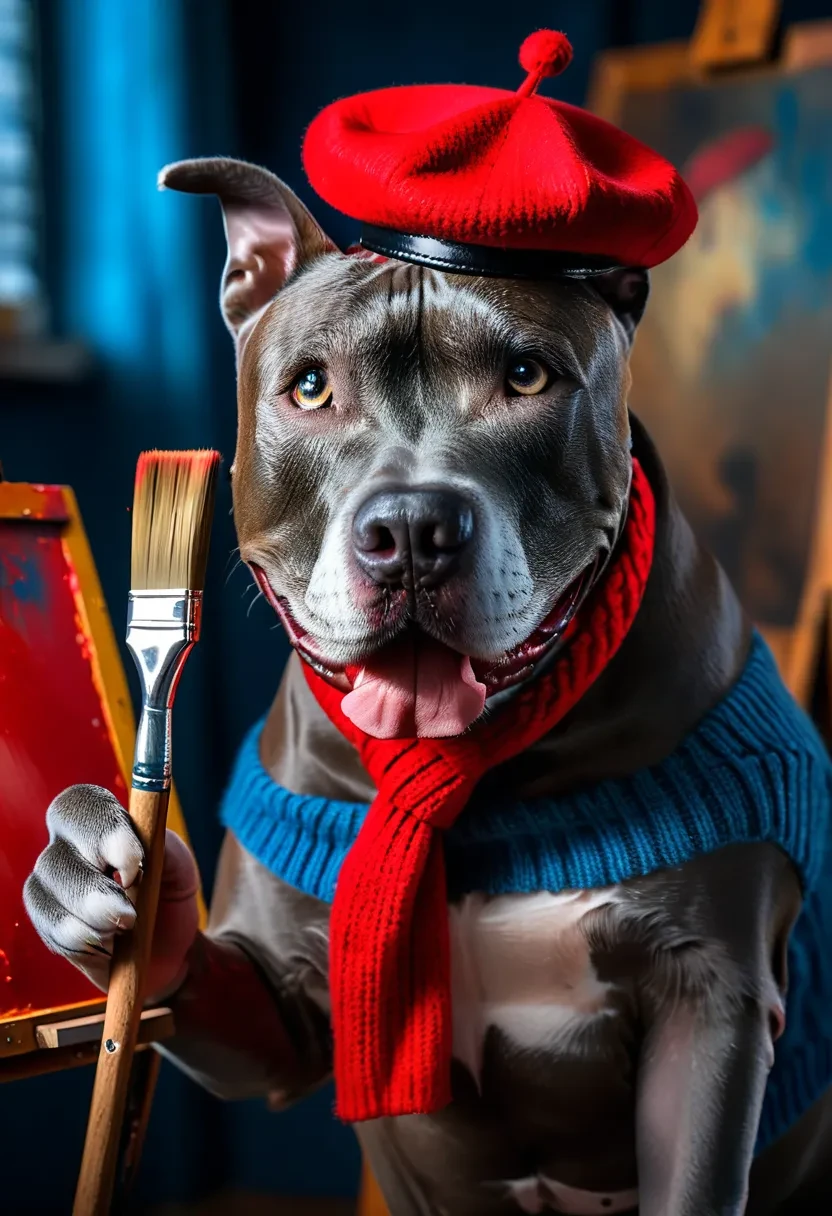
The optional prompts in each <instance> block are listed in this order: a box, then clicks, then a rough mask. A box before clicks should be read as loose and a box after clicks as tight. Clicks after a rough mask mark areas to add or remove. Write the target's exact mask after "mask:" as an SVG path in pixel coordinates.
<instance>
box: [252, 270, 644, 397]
mask: <svg viewBox="0 0 832 1216" xmlns="http://www.w3.org/2000/svg"><path fill="white" fill-rule="evenodd" d="M524 354H525V355H531V354H534V355H537V356H538V357H539V358H542V359H543V360H545V361H546V362H547V363H549V364H550V365H551V366H552V367H553V368H554V369H555V370H556V371H557V372H558V373H560V374H562V375H565V376H569V377H571V378H573V379H574V380H575V381H577V382H578V384H586V383H587V382H588V381H589V380H590V379H591V378H592V377H593V375H595V374H596V372H597V369H598V367H599V364H603V363H606V362H607V361H609V360H619V359H620V358H622V357H623V356H624V355H625V354H626V340H625V339H624V337H623V335H622V332H620V327H619V326H617V325H616V323H615V321H614V319H613V316H612V314H611V313H610V311H609V309H608V308H607V307H606V306H605V304H604V303H603V301H602V300H601V298H600V297H599V296H598V295H597V294H596V293H595V292H594V291H593V290H592V289H591V288H589V287H588V286H587V285H586V284H584V283H580V282H578V283H570V282H554V283H548V284H545V283H530V282H525V281H517V282H514V281H507V280H503V279H500V280H497V279H486V278H471V277H467V276H463V275H455V274H446V273H444V272H441V271H436V270H432V269H430V268H428V267H425V266H419V265H411V264H409V263H404V262H383V263H377V262H373V261H370V260H368V259H363V258H355V257H349V256H344V255H337V254H328V255H326V256H323V257H321V258H318V259H317V260H316V261H314V262H313V263H312V264H311V265H309V266H307V267H306V268H305V269H303V270H302V271H300V272H299V273H298V274H297V275H296V276H295V277H294V278H293V279H292V280H291V281H290V282H289V283H288V284H287V286H286V287H285V288H284V289H283V291H282V292H281V293H280V294H279V296H278V297H277V298H276V299H275V301H274V302H273V304H272V305H271V307H270V308H269V309H268V310H267V311H266V313H265V314H264V315H263V317H262V318H261V320H260V322H259V323H258V325H257V327H256V329H255V331H254V332H253V334H252V337H251V340H250V341H249V343H248V345H247V347H246V350H245V352H244V357H243V361H242V364H241V369H240V371H241V380H243V381H244V382H246V383H250V380H251V378H252V377H253V378H255V380H256V382H257V389H258V393H259V394H263V393H267V392H269V391H270V390H273V389H274V388H275V387H276V385H275V383H273V381H275V382H276V381H281V380H285V378H286V377H287V376H289V377H290V376H291V375H292V374H293V373H295V372H299V371H301V370H302V369H303V368H304V367H308V366H309V365H310V364H318V363H319V364H321V365H324V366H327V367H330V368H332V369H333V370H335V371H336V372H337V371H338V370H340V371H341V372H342V373H343V374H345V375H349V376H350V377H351V378H352V379H354V380H357V381H358V383H359V386H360V383H361V381H362V380H363V379H366V377H367V375H368V374H369V373H370V371H372V374H373V375H374V376H375V377H376V378H377V379H381V380H382V381H383V380H384V379H385V378H387V379H388V380H389V381H390V382H391V387H395V384H396V383H400V382H401V379H402V377H406V376H407V375H408V373H409V372H411V373H413V374H414V375H415V374H416V373H417V372H418V374H419V375H420V376H421V377H422V378H423V379H424V380H425V381H427V382H434V383H435V384H436V382H437V381H438V382H439V383H438V384H436V387H440V388H441V381H442V378H443V377H445V378H452V379H454V380H455V381H464V382H465V383H466V384H470V383H471V381H472V378H473V379H475V378H477V377H483V376H486V377H487V376H491V375H498V374H499V375H502V374H503V372H504V369H505V364H506V359H507V358H510V357H512V356H514V357H520V356H522V355H524ZM458 387H462V385H459V386H458Z"/></svg>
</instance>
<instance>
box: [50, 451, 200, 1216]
mask: <svg viewBox="0 0 832 1216" xmlns="http://www.w3.org/2000/svg"><path fill="white" fill-rule="evenodd" d="M219 460H220V457H219V453H217V452H211V451H195V452H143V453H142V455H141V456H140V457H139V462H138V466H137V468H136V488H135V496H134V500H133V549H132V563H131V578H130V583H131V590H130V596H129V601H128V610H127V646H128V649H129V650H130V652H131V654H132V655H133V658H134V660H135V663H136V667H137V668H138V671H139V678H140V681H141V690H142V711H141V717H140V719H139V728H138V731H137V734H136V752H135V758H134V764H133V775H132V788H131V790H130V800H129V812H130V818H131V819H132V821H133V826H134V827H135V829H136V832H137V834H138V836H139V838H140V840H141V842H142V846H143V848H144V864H143V873H142V876H141V882H140V883H139V885H138V887H137V888H136V889H135V905H136V924H135V928H134V929H133V931H132V932H131V933H127V934H123V935H121V936H117V937H116V939H115V943H114V947H113V961H112V966H111V968H110V985H109V990H108V993H107V1009H106V1013H105V1015H104V1030H103V1034H102V1040H101V1053H100V1055H99V1057H98V1065H97V1068H96V1074H95V1085H94V1087H93V1094H92V1103H91V1106H90V1116H89V1122H88V1124H87V1138H86V1142H85V1144H84V1155H83V1158H82V1162H81V1172H80V1174H79V1178H78V1186H77V1189H76V1192H75V1206H74V1208H73V1216H107V1213H109V1211H110V1204H111V1201H112V1193H113V1187H114V1183H115V1175H116V1166H117V1160H118V1152H119V1145H120V1141H121V1124H122V1120H123V1118H124V1109H125V1105H126V1101H127V1091H128V1086H129V1081H130V1068H131V1064H132V1060H133V1053H134V1051H135V1047H136V1038H137V1035H138V1029H139V1020H140V1018H141V1011H142V1002H143V1000H144V998H145V995H146V993H145V991H144V983H145V977H146V975H147V967H148V961H149V958H150V948H151V943H152V940H153V927H154V922H155V919H156V906H157V904H158V900H159V885H160V882H161V877H162V863H163V859H164V848H165V821H166V817H167V807H168V798H169V796H170V787H171V710H172V707H173V699H174V696H175V693H176V687H177V684H178V682H179V677H180V675H181V674H182V668H183V666H184V663H185V660H186V658H187V657H188V655H189V653H190V651H191V650H192V649H193V646H194V643H195V642H196V641H197V640H198V638H199V627H200V620H201V616H202V589H203V586H204V583H205V567H206V564H207V560H208V542H209V539H210V532H211V519H212V516H213V511H214V490H215V487H216V478H217V469H218V466H219ZM131 894H132V892H131Z"/></svg>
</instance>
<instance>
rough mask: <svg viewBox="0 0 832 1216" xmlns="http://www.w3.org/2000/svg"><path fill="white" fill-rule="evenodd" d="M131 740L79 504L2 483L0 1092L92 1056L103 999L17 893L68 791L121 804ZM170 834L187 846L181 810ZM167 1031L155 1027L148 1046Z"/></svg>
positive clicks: (53, 492)
mask: <svg viewBox="0 0 832 1216" xmlns="http://www.w3.org/2000/svg"><path fill="white" fill-rule="evenodd" d="M134 732H135V727H134V720H133V713H132V708H131V704H130V699H129V695H128V689H127V683H126V679H125V674H124V669H123V667H122V664H121V660H120V657H119V653H118V649H117V646H116V641H115V637H114V635H113V631H112V627H111V624H110V620H109V617H108V614H107V608H106V605H105V603H104V598H103V595H102V592H101V587H100V584H99V581H98V576H97V573H96V570H95V566H94V563H93V560H92V554H91V552H90V549H89V546H88V544H87V540H86V536H85V534H84V530H83V526H82V524H81V519H80V515H79V512H78V506H77V503H76V501H75V497H74V495H73V493H72V491H71V490H70V489H69V488H68V487H66V486H42V485H30V484H16V483H10V482H4V481H0V1081H3V1080H10V1079H16V1078H18V1077H21V1076H26V1075H31V1074H35V1073H38V1072H46V1071H51V1070H52V1069H54V1068H59V1067H67V1066H72V1065H74V1064H76V1063H84V1062H86V1061H87V1060H88V1059H89V1060H92V1059H94V1058H95V1055H96V1054H97V1043H96V1041H95V1035H94V1025H93V1027H92V1028H91V1021H90V1020H91V1019H95V1018H96V1015H98V1014H100V1013H101V1012H102V1011H103V1008H104V1001H103V998H102V994H101V993H100V992H99V991H98V990H97V989H96V988H95V987H93V985H92V984H91V983H90V982H89V981H88V980H87V979H86V978H85V977H84V976H83V975H82V974H81V973H80V972H79V971H77V970H76V969H75V968H74V967H72V966H71V965H70V964H69V963H68V962H66V961H65V960H63V959H61V958H59V957H58V956H57V955H55V954H52V953H51V952H50V951H49V950H48V949H47V948H46V946H44V945H43V943H42V942H41V941H40V939H39V937H38V935H37V934H36V932H35V930H34V928H33V926H32V925H31V924H30V922H29V919H28V917H27V916H26V913H25V910H24V907H23V899H22V889H23V884H24V882H25V879H26V877H27V876H28V874H29V873H30V871H31V869H32V867H33V865H34V862H35V860H36V858H37V856H38V854H39V853H40V852H41V850H42V849H43V848H44V846H45V845H46V843H47V828H46V822H45V814H46V809H47V807H48V806H49V803H50V802H51V801H52V799H53V798H54V797H55V796H56V795H57V794H58V793H60V792H61V790H63V789H65V788H66V787H67V786H69V785H72V784H75V783H77V782H88V783H94V784H98V785H101V786H104V787H105V788H106V789H109V790H111V791H112V792H113V793H114V794H115V795H116V796H117V797H118V798H119V800H120V801H121V802H122V803H125V802H126V795H127V784H126V783H127V780H128V774H129V771H130V767H131V763H132V752H133V741H134V737H135V733H134ZM169 822H170V825H171V827H172V828H174V830H175V831H177V832H178V833H179V834H180V835H182V836H183V837H184V838H185V839H187V833H186V830H185V826H184V822H183V820H182V813H181V810H180V808H179V806H178V804H177V803H176V801H175V799H172V800H171V808H170V817H169ZM161 1031H162V1022H161V1021H160V1020H159V1018H158V1017H156V1018H155V1019H154V1018H153V1017H151V1018H150V1019H149V1021H148V1022H147V1028H146V1031H145V1039H146V1040H148V1039H151V1038H153V1039H154V1040H155V1039H156V1038H158V1037H160V1034H161ZM91 1035H92V1037H91Z"/></svg>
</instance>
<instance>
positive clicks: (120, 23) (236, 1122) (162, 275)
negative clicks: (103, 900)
mask: <svg viewBox="0 0 832 1216" xmlns="http://www.w3.org/2000/svg"><path fill="white" fill-rule="evenodd" d="M38 7H39V11H40V19H41V20H40V23H41V33H42V41H43V63H42V74H43V86H44V146H45V157H46V181H47V198H46V229H47V232H46V235H47V241H46V257H45V269H46V274H47V279H48V282H49V287H50V292H51V297H52V304H53V321H54V328H55V330H56V332H57V333H59V334H66V335H70V336H73V337H79V338H82V339H84V340H85V341H86V342H87V343H89V345H90V347H91V348H92V349H93V350H94V352H95V353H96V355H97V357H98V370H97V372H96V374H95V376H94V377H93V378H92V379H91V380H90V381H89V382H86V383H84V384H82V385H76V386H73V387H68V386H64V387H55V386H51V387H38V386H33V385H18V386H13V385H10V384H8V383H0V458H1V459H2V461H3V464H4V467H5V472H6V476H7V477H9V478H10V479H12V480H33V481H56V482H68V483H70V484H71V485H72V486H74V488H75V490H76V492H77V494H78V497H79V500H80V504H81V509H82V511H83V514H84V518H85V522H86V526H87V530H88V533H89V536H90V540H91V543H92V546H93V550H94V553H95V555H96V558H97V561H98V565H99V569H100V573H101V577H102V581H103V583H104V589H105V593H106V595H107V598H108V601H109V603H110V606H111V610H112V612H113V616H114V619H115V622H116V626H117V629H118V630H119V631H120V626H119V622H120V620H121V614H122V612H123V608H124V598H125V589H126V587H127V586H128V563H129V517H128V514H127V506H128V504H129V501H130V497H131V490H132V479H133V472H134V467H135V460H136V456H137V454H138V452H139V451H140V450H141V449H142V448H144V447H155V446H160V447H185V446H191V445H210V446H215V447H218V448H220V449H221V450H222V451H223V453H224V454H225V456H226V458H227V460H228V462H230V459H231V456H232V454H233V449H234V432H235V396H234V374H233V356H232V348H231V343H230V340H229V339H228V337H227V335H226V333H225V331H224V329H223V326H222V323H221V321H220V318H219V314H218V312H217V308H216V294H217V286H218V282H219V274H220V270H221V267H222V264H223V260H224V256H225V250H224V242H223V239H222V229H221V224H220V218H219V211H218V208H217V207H216V204H214V203H213V202H212V201H206V200H198V199H191V198H186V197H183V196H178V195H172V194H171V195H157V193H156V191H155V188H154V181H155V174H156V172H157V170H158V169H159V168H160V167H161V165H162V164H164V163H165V162H166V161H167V160H173V159H177V158H179V157H185V156H195V155H211V154H227V155H232V156H239V157H242V158H245V159H249V160H255V161H259V162H261V163H263V164H266V165H267V166H268V167H269V168H271V169H273V170H274V171H276V172H277V173H278V174H279V175H280V176H281V177H283V178H284V179H285V180H286V181H287V182H288V183H289V184H290V185H291V186H292V187H293V188H294V189H296V190H297V191H298V193H299V194H300V195H301V197H302V198H303V199H304V200H305V201H306V202H307V203H308V204H309V205H311V206H312V207H313V209H314V211H315V213H316V215H317V216H318V217H319V218H320V219H321V220H322V221H323V223H324V226H325V227H327V228H328V229H329V231H330V232H331V234H332V236H333V237H335V238H336V239H338V240H339V241H348V240H349V239H351V238H352V237H353V235H354V233H353V231H352V226H351V224H350V223H349V222H348V221H345V220H344V219H343V218H342V217H339V216H336V215H335V214H334V213H333V212H331V211H330V210H329V209H328V208H327V207H325V206H323V205H322V204H319V203H316V202H315V201H314V199H313V198H312V196H311V192H310V190H309V189H308V187H307V186H306V183H305V181H304V180H303V177H302V174H301V168H300V143H301V137H302V133H303V131H304V129H305V127H306V125H307V124H308V122H309V121H310V120H311V119H312V117H313V116H314V115H315V113H316V112H317V111H318V110H319V109H320V108H321V107H322V106H323V105H325V104H326V103H327V102H329V101H331V100H333V99H334V98H336V97H338V96H344V95H347V94H350V93H353V92H358V91H363V90H366V89H370V88H375V87H380V86H385V85H390V84H407V83H414V82H417V81H455V82H459V81H467V82H470V83H481V84H490V85H498V86H504V87H507V88H515V87H516V86H517V84H518V83H519V80H520V76H521V73H520V69H519V68H518V66H517V48H518V47H519V44H520V43H521V41H522V40H523V38H524V37H525V36H526V35H527V34H528V33H529V32H531V31H532V30H533V29H536V28H539V27H541V26H554V27H555V28H561V29H564V30H565V31H566V32H567V33H568V34H569V36H570V38H571V39H572V41H573V43H574V46H575V60H574V62H573V64H572V66H571V68H570V69H569V71H568V72H567V73H566V75H565V76H563V77H562V78H561V79H560V80H558V81H557V83H556V85H554V86H549V87H551V88H553V90H554V91H556V93H557V95H558V96H560V97H562V98H563V99H565V100H568V101H572V102H581V101H582V100H583V97H584V94H585V90H586V86H587V82H588V78H589V71H590V66H591V62H592V59H593V57H594V56H595V55H596V54H597V53H598V52H599V51H601V50H603V49H604V48H606V47H609V46H615V45H627V44H630V43H639V42H651V41H662V40H665V39H668V38H686V37H688V36H689V35H690V33H691V31H692V29H693V25H694V21H695V17H696V10H697V4H696V2H695V0H673V3H668V0H561V2H560V3H542V2H540V0H514V2H513V3H511V4H508V5H503V4H497V3H495V2H494V0H456V2H451V0H421V2H420V3H418V4H412V5H407V6H405V5H402V4H391V3H390V2H389V0H385V2H382V0H372V2H370V0H363V2H359V3H353V4H349V5H346V4H341V3H336V2H335V0H327V2H326V3H323V2H319V3H315V2H314V0H302V2H298V0H294V2H293V3H286V2H280V3H278V0H273V2H271V3H256V2H255V0H41V2H40V4H39V6H38ZM783 7H784V13H785V19H786V20H787V21H788V22H792V21H798V20H804V19H811V18H816V17H823V16H828V15H832V2H830V0H816V2H814V3H812V2H810V0H792V2H790V0H786V2H785V4H784V6H783ZM229 511H230V495H229V491H228V485H227V482H226V481H223V484H222V488H221V491H220V496H219V504H218V512H217V523H216V526H215V530H214V537H213V550H212V562H211V571H210V577H209V586H208V597H207V603H208V609H207V613H206V616H207V623H206V628H205V634H204V642H203V643H202V644H201V645H200V647H199V648H198V652H197V654H196V656H195V657H194V658H193V659H192V660H191V662H190V664H189V668H188V671H187V675H186V678H185V680H184V681H183V686H182V689H181V693H180V695H179V698H178V703H177V714H176V727H175V739H176V771H177V781H178V786H179V790H180V796H181V799H182V802H183V805H184V808H185V812H186V816H187V819H188V823H189V827H190V831H191V836H192V840H193V843H194V846H195V848H196V851H197V854H198V858H199V862H200V866H201V868H202V872H203V875H204V878H205V882H206V885H207V887H208V888H209V889H210V884H211V881H212V876H213V870H214V865H215V861H216V856H217V851H218V847H219V843H220V831H219V828H218V825H217V821H216V806H217V801H218V798H219V795H220V793H221V790H222V786H223V783H224V780H225V778H226V775H227V772H228V769H229V765H230V763H231V759H232V756H233V754H234V751H235V748H236V747H237V744H238V742H239V740H240V738H241V736H242V734H243V732H244V730H245V729H246V727H247V726H248V725H249V723H251V722H252V721H253V720H254V719H255V717H256V716H257V715H259V714H260V713H262V712H263V711H264V709H265V708H266V706H267V705H268V703H269V702H270V700H271V698H272V696H273V694H274V690H275V687H276V685H277V681H278V677H279V674H280V670H281V667H282V664H283V662H284V660H285V657H286V645H285V642H284V640H283V637H282V634H281V633H280V632H279V631H278V630H277V629H276V628H275V625H274V621H273V619H272V617H271V615H270V612H269V610H268V608H267V607H266V606H265V605H264V604H263V602H262V601H260V602H258V603H257V604H256V605H255V606H254V608H253V610H252V612H251V614H250V616H249V615H248V613H247V605H248V603H249V600H250V599H251V598H252V597H251V593H250V592H249V591H247V587H248V582H249V580H248V579H247V578H246V576H245V573H244V572H243V571H242V570H240V569H237V570H236V571H233V567H234V560H235V559H234V545H235V540H234V533H233V527H232V522H231V519H230V516H229ZM91 1081H92V1074H91V1071H90V1070H82V1071H79V1072H72V1073H67V1074H65V1075H61V1076H54V1077H48V1078H43V1079H40V1080H34V1081H26V1082H20V1083H15V1084H13V1085H7V1086H3V1087H2V1088H0V1211H2V1212H3V1213H9V1216H23V1214H24V1213H39V1214H42V1213H59V1212H65V1211H68V1210H69V1205H70V1199H71V1195H72V1191H73V1186H74V1180H75V1173H76V1169H77V1166H78V1161H79V1155H80V1149H81V1143H82V1137H83V1130H84V1122H85V1118H86V1110H87V1103H88V1099H89V1093H90V1086H91ZM330 1101H331V1095H330V1093H329V1092H325V1093H323V1094H320V1095H318V1096H316V1097H315V1098H313V1099H311V1100H310V1101H308V1102H307V1103H304V1104H302V1105H301V1106H300V1107H298V1108H297V1109H296V1110H294V1111H291V1112H288V1113H286V1114H282V1115H273V1114H269V1113H267V1112H266V1110H265V1109H264V1107H263V1106H262V1104H259V1103H244V1104H239V1105H234V1106H227V1105H223V1104H221V1103H218V1102H215V1101H214V1100H213V1099H211V1098H209V1097H208V1096H207V1095H204V1094H203V1093H202V1092H201V1091H199V1090H198V1089H197V1088H196V1087H195V1086H194V1085H192V1084H191V1083H190V1082H188V1081H186V1080H185V1079H184V1078H182V1077H181V1076H179V1075H178V1074H177V1073H176V1071H175V1070H174V1069H173V1068H172V1067H171V1066H170V1065H168V1064H165V1065H164V1066H163V1070H162V1079H161V1082H160V1086H159V1090H158V1094H157V1098H156V1103H155V1107H154V1112H153V1116H152V1121H151V1127H150V1133H149V1137H148V1143H147V1147H146V1151H145V1159H144V1167H143V1170H142V1177H141V1183H140V1191H141V1194H142V1196H143V1197H145V1198H146V1199H147V1200H153V1201H159V1200H163V1199H175V1198H193V1197H195V1196H197V1195H199V1194H204V1193H207V1192H210V1191H214V1190H218V1189H220V1188H226V1187H235V1188H240V1189H250V1190H259V1191H272V1192H276V1193H283V1194H302V1193H307V1194H320V1195H323V1194H334V1195H335V1194H343V1195H348V1194H352V1193H353V1192H354V1190H355V1186H356V1181H357V1176H358V1169H359V1157H358V1152H357V1150H356V1148H355V1145H354V1141H353V1138H352V1134H351V1133H350V1132H349V1131H347V1130H345V1129H343V1128H340V1127H339V1126H337V1125H336V1124H335V1123H334V1122H333V1121H332V1120H331V1118H330V1117H329V1108H330Z"/></svg>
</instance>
